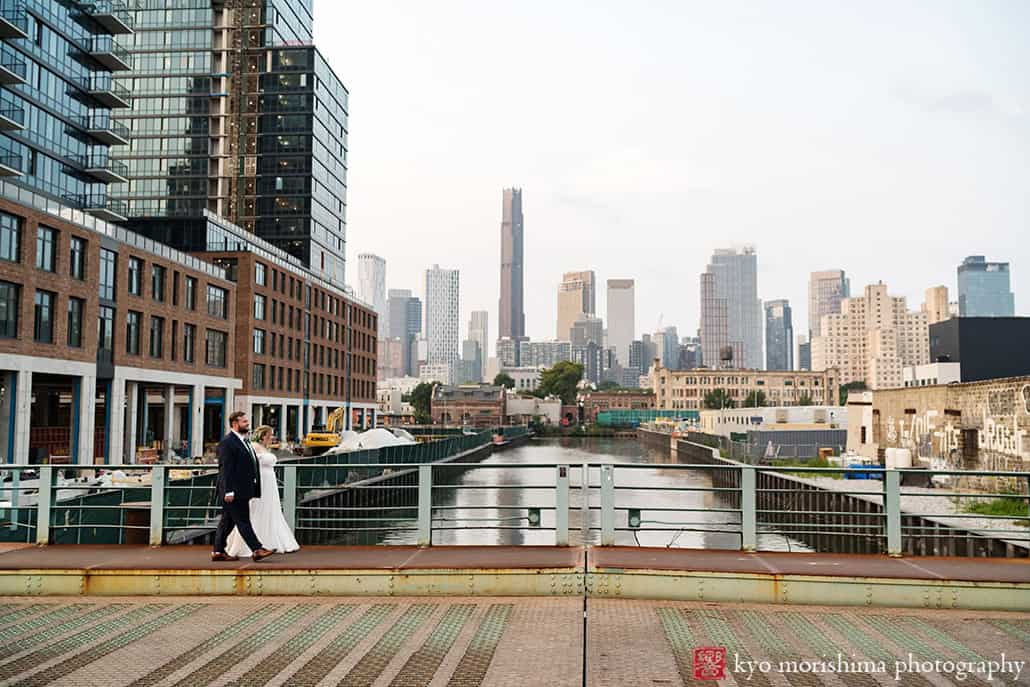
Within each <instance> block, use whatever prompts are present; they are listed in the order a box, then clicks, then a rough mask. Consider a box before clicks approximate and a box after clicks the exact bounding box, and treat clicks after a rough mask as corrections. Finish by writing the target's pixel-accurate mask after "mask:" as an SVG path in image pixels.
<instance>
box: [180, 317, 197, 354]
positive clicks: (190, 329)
mask: <svg viewBox="0 0 1030 687" xmlns="http://www.w3.org/2000/svg"><path fill="white" fill-rule="evenodd" d="M196 348H197V325H195V324H184V325H182V360H183V362H186V363H192V362H194V360H196Z"/></svg>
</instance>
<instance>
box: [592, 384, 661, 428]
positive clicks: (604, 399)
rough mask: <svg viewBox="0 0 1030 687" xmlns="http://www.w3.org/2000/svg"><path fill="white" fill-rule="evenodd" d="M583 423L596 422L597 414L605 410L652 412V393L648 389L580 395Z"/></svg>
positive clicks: (653, 401) (594, 392)
mask: <svg viewBox="0 0 1030 687" xmlns="http://www.w3.org/2000/svg"><path fill="white" fill-rule="evenodd" d="M580 400H581V401H582V402H583V421H584V422H588V423H595V422H597V414H598V413H601V412H604V411H606V410H654V407H655V405H654V404H655V400H654V393H653V392H651V391H650V390H648V389H619V390H615V391H588V392H585V393H583V394H582V395H580Z"/></svg>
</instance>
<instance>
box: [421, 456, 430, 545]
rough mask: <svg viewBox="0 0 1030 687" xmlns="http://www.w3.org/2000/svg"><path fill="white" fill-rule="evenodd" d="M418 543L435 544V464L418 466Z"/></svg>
mask: <svg viewBox="0 0 1030 687" xmlns="http://www.w3.org/2000/svg"><path fill="white" fill-rule="evenodd" d="M418 545H419V546H432V545H433V466H432V465H426V464H422V465H419V466H418Z"/></svg>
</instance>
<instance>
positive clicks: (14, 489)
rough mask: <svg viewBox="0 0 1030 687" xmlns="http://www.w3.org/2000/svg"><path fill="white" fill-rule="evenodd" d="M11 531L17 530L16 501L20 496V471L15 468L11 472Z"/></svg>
mask: <svg viewBox="0 0 1030 687" xmlns="http://www.w3.org/2000/svg"><path fill="white" fill-rule="evenodd" d="M11 472H12V473H13V474H12V475H11V529H12V530H16V529H18V501H19V500H20V498H19V497H20V496H21V488H20V487H21V470H19V469H18V468H15V469H14V470H12V471H11Z"/></svg>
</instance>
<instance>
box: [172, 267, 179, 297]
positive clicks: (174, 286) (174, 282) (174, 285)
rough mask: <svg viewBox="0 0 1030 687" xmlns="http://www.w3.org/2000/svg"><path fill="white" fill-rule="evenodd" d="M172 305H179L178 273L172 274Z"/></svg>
mask: <svg viewBox="0 0 1030 687" xmlns="http://www.w3.org/2000/svg"><path fill="white" fill-rule="evenodd" d="M172 305H179V273H178V272H172Z"/></svg>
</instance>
